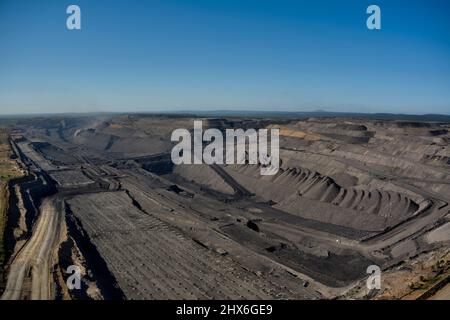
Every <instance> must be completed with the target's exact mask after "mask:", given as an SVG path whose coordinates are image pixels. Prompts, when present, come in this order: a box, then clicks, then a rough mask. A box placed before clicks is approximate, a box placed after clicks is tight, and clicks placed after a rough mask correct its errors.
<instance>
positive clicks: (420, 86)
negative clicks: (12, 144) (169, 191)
mask: <svg viewBox="0 0 450 320" xmlns="http://www.w3.org/2000/svg"><path fill="white" fill-rule="evenodd" d="M70 4H77V5H79V6H80V8H81V19H82V30H80V31H69V30H67V28H66V18H67V16H68V15H67V14H66V8H67V6H68V5H70ZM370 4H377V5H379V6H380V7H381V12H382V30H380V31H370V30H368V29H367V28H366V18H367V16H368V15H367V14H366V8H367V6H368V5H370ZM223 109H230V110H265V111H267V110H280V111H281V110H282V111H311V110H316V109H324V110H328V111H349V112H354V111H358V112H394V113H413V114H425V113H444V114H450V1H448V0H423V1H414V0H409V1H405V0H387V1H383V0H376V1H365V0H342V1H337V0H329V1H324V0H314V1H312V0H311V1H301V0H295V1H283V0H273V1H269V0H238V1H237V0H141V1H132V0H131V1H130V0H126V1H125V0H95V1H94V0H71V1H64V0H54V1H50V0H40V1H37V0H29V1H24V0H0V114H17V113H40V112H51V113H53V112H87V111H139V112H141V111H149V112H152V111H174V110H179V111H183V110H223Z"/></svg>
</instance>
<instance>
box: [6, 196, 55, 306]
mask: <svg viewBox="0 0 450 320" xmlns="http://www.w3.org/2000/svg"><path fill="white" fill-rule="evenodd" d="M61 221H62V217H61V210H57V201H56V199H55V198H49V199H45V200H44V201H43V203H42V205H41V209H40V216H39V218H38V220H37V222H36V224H35V227H34V230H33V235H32V236H31V238H30V239H29V240H28V241H27V243H26V244H25V245H24V246H23V247H22V249H21V250H20V251H19V253H18V254H17V255H16V257H15V258H14V259H13V261H12V263H11V265H10V270H9V275H8V281H7V284H6V288H5V291H4V293H3V296H2V300H18V299H24V298H29V299H32V300H49V299H52V298H53V293H52V289H51V282H52V281H51V274H50V270H51V267H52V254H53V252H54V250H53V249H54V247H55V245H57V243H58V238H59V233H60V230H61ZM30 273H31V288H30V287H29V281H27V280H28V279H27V278H28V275H29V274H30Z"/></svg>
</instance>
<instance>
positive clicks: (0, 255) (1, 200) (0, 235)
mask: <svg viewBox="0 0 450 320" xmlns="http://www.w3.org/2000/svg"><path fill="white" fill-rule="evenodd" d="M21 175H22V171H21V170H20V168H19V167H18V165H17V163H16V162H15V161H14V160H11V148H10V144H9V141H8V132H7V130H6V129H0V265H1V264H3V262H4V261H3V260H4V258H5V248H4V231H5V227H6V219H7V211H8V188H7V186H8V181H9V180H10V179H12V178H16V177H19V176H21Z"/></svg>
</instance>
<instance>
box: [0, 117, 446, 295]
mask: <svg viewBox="0 0 450 320" xmlns="http://www.w3.org/2000/svg"><path fill="white" fill-rule="evenodd" d="M194 120H201V121H203V125H204V127H205V129H207V128H217V129H219V130H221V131H224V130H226V129H228V128H243V129H244V130H245V129H246V128H253V129H256V130H258V129H271V128H277V129H279V135H280V136H279V140H280V150H279V156H280V168H279V170H278V172H277V173H276V174H275V175H272V176H264V175H261V174H260V168H259V166H258V165H255V164H249V163H247V164H240V165H238V164H236V165H226V164H224V165H207V164H198V165H188V164H182V165H174V164H173V162H172V161H171V156H170V155H171V150H172V148H173V146H174V143H173V142H172V141H171V139H170V137H171V133H172V132H173V130H175V129H177V128H193V122H194ZM449 129H450V124H449V123H438V122H425V121H417V122H416V121H404V120H403V121H402V120H395V119H393V120H376V119H370V118H343V117H339V118H338V117H334V118H307V117H305V118H296V119H286V118H264V117H260V118H251V117H219V118H212V117H194V116H182V115H179V116H176V115H171V116H169V115H165V116H164V115H159V116H158V115H138V114H132V115H100V116H99V115H96V116H95V117H94V116H93V115H91V116H89V115H87V116H52V117H50V116H49V117H40V118H38V117H35V118H21V119H19V120H18V121H16V122H15V124H14V126H13V127H12V128H11V130H10V131H9V143H10V147H11V158H12V159H13V160H14V161H16V162H17V165H18V166H19V167H20V169H21V170H22V171H23V172H24V174H23V175H22V176H20V177H16V178H12V179H10V180H9V182H8V184H7V200H6V201H7V206H6V207H7V212H6V217H7V220H6V223H5V228H4V235H3V237H4V241H3V245H4V251H5V253H6V254H5V259H4V265H3V266H2V277H1V279H0V295H1V298H2V299H6V300H8V299H441V298H444V299H449V298H450V287H449V286H450V285H449V282H450V249H449V248H450V246H449V244H450V215H449V212H450V207H449V205H448V204H449V202H450V147H449V142H450V133H449ZM74 266H75V267H76V270H79V271H80V276H81V278H80V279H81V286H80V287H79V288H75V289H74V288H71V287H70V286H69V285H68V283H70V281H69V280H70V278H71V276H72V273H71V272H68V270H72V269H73V267H74ZM371 266H372V267H373V266H376V267H379V269H380V271H381V273H380V274H381V285H380V287H379V288H371V287H369V286H368V285H367V284H368V283H367V280H368V277H370V276H371V275H370V274H368V271H367V270H368V268H369V267H371ZM369 269H370V268H369Z"/></svg>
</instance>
